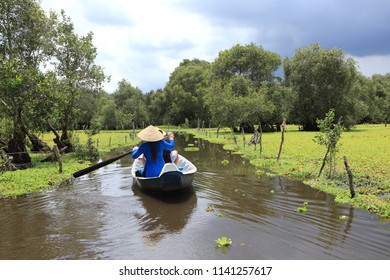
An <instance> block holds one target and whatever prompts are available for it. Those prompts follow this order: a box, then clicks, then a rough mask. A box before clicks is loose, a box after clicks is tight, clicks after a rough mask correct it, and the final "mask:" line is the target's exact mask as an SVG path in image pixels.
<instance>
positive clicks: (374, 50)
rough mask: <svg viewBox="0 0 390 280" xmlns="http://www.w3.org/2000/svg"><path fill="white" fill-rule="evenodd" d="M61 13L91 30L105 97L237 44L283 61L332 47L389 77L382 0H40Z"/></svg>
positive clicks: (389, 19)
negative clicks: (120, 86)
mask: <svg viewBox="0 0 390 280" xmlns="http://www.w3.org/2000/svg"><path fill="white" fill-rule="evenodd" d="M41 6H42V8H43V9H44V10H45V11H47V12H48V11H49V10H54V11H56V12H58V13H59V12H60V10H61V9H63V10H65V13H66V15H67V16H69V17H70V18H71V20H72V22H73V24H74V27H75V32H76V33H77V34H78V35H79V36H84V35H86V34H87V33H88V32H93V34H94V39H93V43H94V46H95V47H96V48H97V52H98V55H97V58H96V64H97V65H99V66H102V67H103V69H104V72H105V74H106V75H109V76H110V77H111V80H110V82H107V83H105V84H104V89H105V90H106V91H107V92H109V93H112V92H114V91H115V90H116V89H117V88H118V82H119V81H121V80H122V79H125V80H127V81H128V82H129V83H131V85H132V86H134V87H138V88H139V89H141V90H142V91H143V92H144V93H146V92H149V91H151V90H157V89H161V88H164V87H165V85H166V83H167V82H168V81H169V76H170V74H171V73H172V72H173V71H174V70H175V68H176V67H178V66H179V64H180V62H182V61H183V59H194V58H198V59H203V60H206V61H209V62H213V61H214V60H215V59H216V58H217V57H218V53H219V52H220V51H223V50H227V49H230V48H231V47H233V46H234V45H236V44H241V45H247V44H250V43H255V44H256V45H259V46H262V47H263V48H264V49H266V50H268V51H272V52H275V53H277V54H279V55H280V56H281V58H284V57H286V56H288V57H290V58H292V57H293V55H294V53H295V51H296V50H297V49H299V48H304V47H307V46H309V45H310V44H313V43H319V44H320V46H321V47H323V48H327V49H332V48H339V49H342V50H343V51H344V53H345V54H346V55H347V56H351V57H352V58H354V59H355V60H356V62H357V66H358V69H359V71H360V72H362V73H363V74H364V75H365V76H368V77H370V76H371V75H373V74H386V73H389V72H390V1H389V0H371V1H368V0H67V1H63V0H41Z"/></svg>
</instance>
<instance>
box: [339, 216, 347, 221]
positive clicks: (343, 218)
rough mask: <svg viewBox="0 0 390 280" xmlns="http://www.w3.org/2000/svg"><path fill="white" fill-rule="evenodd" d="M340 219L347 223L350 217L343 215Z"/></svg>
mask: <svg viewBox="0 0 390 280" xmlns="http://www.w3.org/2000/svg"><path fill="white" fill-rule="evenodd" d="M339 219H340V220H342V221H345V220H348V216H345V215H341V216H340V217H339Z"/></svg>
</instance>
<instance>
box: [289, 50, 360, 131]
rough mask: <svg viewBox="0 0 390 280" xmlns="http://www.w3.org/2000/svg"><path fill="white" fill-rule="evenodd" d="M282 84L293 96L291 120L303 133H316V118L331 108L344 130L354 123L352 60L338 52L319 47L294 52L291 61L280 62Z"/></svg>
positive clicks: (354, 73) (355, 119)
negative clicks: (344, 127) (339, 119)
mask: <svg viewBox="0 0 390 280" xmlns="http://www.w3.org/2000/svg"><path fill="white" fill-rule="evenodd" d="M283 66H284V74H285V79H286V83H287V84H289V85H290V86H291V87H292V89H293V90H294V91H295V92H296V94H297V99H296V102H295V103H294V110H293V111H292V117H293V118H294V119H295V120H296V121H297V122H298V123H299V124H301V125H302V126H303V129H304V130H317V129H318V125H317V123H316V119H317V118H323V117H325V114H326V113H327V112H328V111H329V110H330V109H334V110H335V114H336V117H340V116H343V121H344V125H345V126H346V128H349V127H351V126H352V125H354V124H355V123H356V122H357V119H358V110H357V107H356V99H357V98H356V96H354V92H353V85H354V83H355V82H356V78H357V71H356V66H355V61H354V60H353V59H352V58H347V57H346V56H345V54H344V53H343V51H342V50H340V49H332V50H328V49H324V48H321V47H320V45H319V44H313V45H310V46H309V47H306V48H302V49H298V50H296V52H295V54H294V57H293V59H292V60H290V59H289V58H286V59H285V60H284V63H283Z"/></svg>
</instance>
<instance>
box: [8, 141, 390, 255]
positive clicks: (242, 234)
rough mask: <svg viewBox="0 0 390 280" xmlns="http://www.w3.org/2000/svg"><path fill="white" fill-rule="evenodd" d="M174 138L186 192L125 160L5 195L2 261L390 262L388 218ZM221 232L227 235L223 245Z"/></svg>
mask: <svg viewBox="0 0 390 280" xmlns="http://www.w3.org/2000/svg"><path fill="white" fill-rule="evenodd" d="M176 139H177V140H176V148H177V149H178V151H179V152H180V153H181V154H183V155H184V156H185V157H186V158H187V159H189V160H190V161H192V162H193V163H194V164H195V165H196V166H197V168H198V172H197V174H196V176H195V179H194V183H193V187H192V188H191V189H190V190H188V191H185V192H183V193H179V194H171V195H164V196H161V195H160V196H156V195H151V194H147V193H143V192H142V191H140V190H139V189H138V188H137V187H136V186H135V185H133V180H132V177H131V175H130V168H131V163H132V159H131V158H129V157H127V158H124V159H123V160H122V161H120V162H117V163H113V164H110V165H108V166H106V167H103V168H101V169H99V170H98V171H95V172H93V173H91V174H89V175H85V176H83V177H80V178H78V179H75V180H74V181H73V183H72V184H70V185H67V186H63V187H60V188H56V189H54V190H51V191H46V192H41V193H36V194H30V195H27V196H23V197H20V198H17V199H2V200H0V259H3V260H4V259H13V260H15V259H16V260H26V259H27V260H29V259H39V260H41V259H44V260H47V259H117V260H121V259H138V260H143V259H184V260H190V259H199V260H206V259H207V260H210V259H248V260H249V259H270V260H271V259H297V260H301V259H305V260H310V259H314V260H322V259H350V260H358V259H366V260H371V259H386V260H388V259H390V223H389V222H386V221H381V220H380V219H378V217H377V216H376V215H373V214H369V213H368V212H366V211H362V210H359V209H354V208H351V207H350V206H349V205H342V204H338V203H335V202H334V199H333V197H332V196H330V195H327V194H325V193H323V192H321V191H318V190H315V189H312V188H310V187H308V186H306V185H304V184H302V183H301V182H299V181H294V180H289V179H286V178H282V177H267V176H260V177H259V176H258V175H256V174H255V168H254V167H253V166H251V165H250V164H249V163H248V161H247V160H245V159H243V158H241V157H240V156H238V155H233V154H231V153H230V152H228V151H225V150H223V149H222V147H221V146H219V145H215V144H210V143H209V142H207V141H203V140H201V139H193V138H191V137H189V136H186V137H184V136H182V137H176ZM188 144H194V146H196V147H199V148H200V149H199V151H197V152H193V151H192V152H191V151H188V152H186V151H185V150H184V147H186V146H187V145H188ZM122 152H123V151H117V152H116V153H117V154H120V153H122ZM114 155H115V154H112V155H107V157H108V158H109V157H111V156H114ZM224 159H227V160H229V163H228V164H227V165H224V164H222V161H223V160H224ZM304 202H308V210H307V213H306V214H302V213H298V212H297V207H300V206H302V204H303V203H304ZM340 216H345V217H346V219H340ZM222 236H226V237H228V238H230V239H231V240H232V242H233V243H232V245H231V246H230V247H229V248H228V250H227V251H224V252H223V251H222V250H220V249H217V248H216V245H217V244H216V242H215V239H217V238H219V237H222Z"/></svg>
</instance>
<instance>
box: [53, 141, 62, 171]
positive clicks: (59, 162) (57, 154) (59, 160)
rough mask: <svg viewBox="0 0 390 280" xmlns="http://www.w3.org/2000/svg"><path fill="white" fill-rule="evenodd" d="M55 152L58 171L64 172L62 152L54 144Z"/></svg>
mask: <svg viewBox="0 0 390 280" xmlns="http://www.w3.org/2000/svg"><path fill="white" fill-rule="evenodd" d="M53 153H54V157H55V159H56V160H57V161H58V166H59V167H58V172H59V173H62V160H61V154H60V150H59V149H58V147H57V145H54V146H53Z"/></svg>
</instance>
